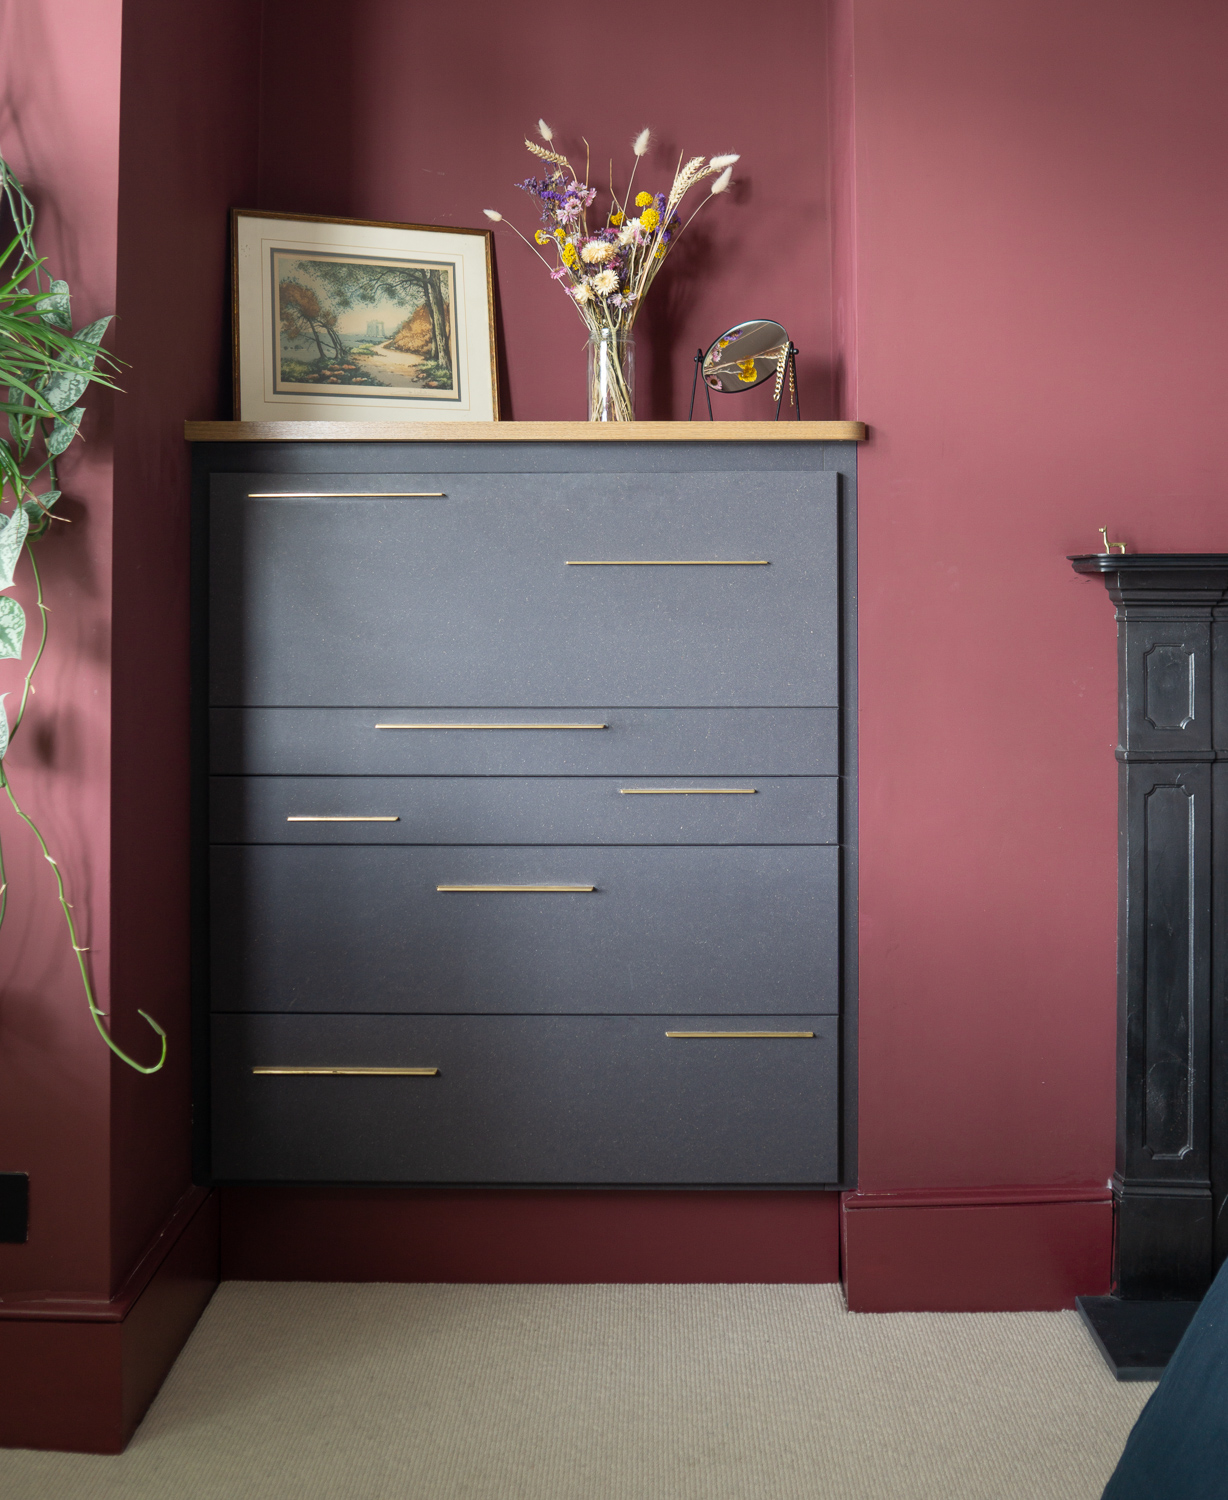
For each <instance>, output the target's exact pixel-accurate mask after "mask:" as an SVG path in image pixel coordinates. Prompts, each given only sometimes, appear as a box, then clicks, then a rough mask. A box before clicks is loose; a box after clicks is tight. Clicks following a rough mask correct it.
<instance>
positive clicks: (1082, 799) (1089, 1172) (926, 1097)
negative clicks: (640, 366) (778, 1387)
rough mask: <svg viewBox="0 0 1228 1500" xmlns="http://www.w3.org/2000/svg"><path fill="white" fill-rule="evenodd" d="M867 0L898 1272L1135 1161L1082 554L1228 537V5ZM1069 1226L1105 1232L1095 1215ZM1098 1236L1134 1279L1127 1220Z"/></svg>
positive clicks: (874, 473) (958, 1266)
mask: <svg viewBox="0 0 1228 1500" xmlns="http://www.w3.org/2000/svg"><path fill="white" fill-rule="evenodd" d="M838 9H839V12H840V25H841V28H842V29H843V31H844V33H845V34H848V33H849V32H850V31H851V40H852V47H851V57H852V62H851V64H849V65H848V67H847V70H846V73H845V75H844V76H843V77H842V78H841V80H840V87H841V89H842V90H843V91H844V93H845V94H846V95H847V96H848V97H849V98H850V99H851V100H852V101H854V112H853V132H854V137H855V141H854V146H855V195H856V210H857V220H856V236H855V249H854V253H853V258H852V262H851V264H848V265H844V266H842V267H841V268H840V272H839V274H840V283H839V285H838V287H837V296H838V297H839V298H844V299H846V301H847V304H848V306H849V308H850V310H851V317H850V318H849V319H848V320H847V323H846V325H845V327H844V328H843V330H842V337H846V338H847V337H849V336H851V335H852V333H853V332H854V331H855V338H856V349H855V355H856V365H857V374H856V379H855V382H854V383H852V384H851V386H850V388H849V389H848V390H847V393H846V396H845V401H846V405H847V410H848V414H849V415H853V416H857V417H861V418H864V419H866V420H867V421H869V422H870V423H871V424H872V441H871V442H870V444H869V445H868V446H867V447H866V448H865V449H864V450H863V451H862V455H861V465H860V475H859V511H860V520H859V527H860V531H859V548H860V566H859V610H860V623H859V629H860V694H861V714H860V735H861V763H860V764H861V812H860V836H861V886H860V902H861V906H860V916H861V943H860V962H861V1022H860V1086H861V1099H860V1143H861V1175H860V1185H861V1188H862V1190H863V1191H864V1192H867V1193H870V1194H875V1195H878V1194H885V1193H899V1192H901V1191H910V1192H911V1193H912V1194H913V1200H912V1201H914V1203H916V1207H915V1208H905V1207H902V1206H901V1207H899V1208H898V1209H895V1210H890V1211H889V1212H891V1213H893V1214H894V1218H892V1219H890V1220H889V1221H888V1220H882V1219H881V1218H878V1219H871V1217H870V1216H869V1215H868V1214H864V1213H863V1214H861V1215H859V1216H856V1217H855V1216H854V1215H853V1214H852V1213H850V1214H849V1215H848V1219H847V1224H846V1232H847V1235H848V1242H847V1243H848V1254H849V1258H850V1263H852V1262H853V1261H854V1259H855V1257H856V1254H857V1250H858V1243H859V1242H858V1240H857V1238H856V1236H857V1234H858V1233H861V1232H864V1233H867V1234H868V1233H870V1232H871V1225H872V1224H874V1225H877V1226H879V1227H878V1228H876V1229H875V1231H874V1232H875V1233H876V1234H877V1236H878V1238H877V1239H876V1240H875V1244H876V1246H877V1249H876V1250H875V1254H878V1255H880V1257H881V1256H885V1259H883V1260H882V1262H881V1263H882V1265H884V1266H885V1267H886V1269H885V1271H884V1273H883V1274H884V1275H887V1276H890V1275H893V1274H896V1272H898V1271H899V1270H900V1269H901V1268H902V1267H906V1266H907V1265H908V1264H909V1263H910V1262H911V1261H912V1260H913V1259H914V1258H915V1255H916V1254H920V1253H922V1249H921V1239H922V1238H924V1236H925V1235H928V1234H929V1229H928V1228H923V1227H922V1221H921V1219H920V1218H910V1214H914V1213H916V1212H923V1211H924V1210H923V1209H922V1208H921V1206H920V1204H919V1203H918V1202H916V1195H917V1194H921V1196H922V1197H924V1196H925V1194H928V1195H929V1196H930V1198H931V1199H933V1200H934V1201H943V1202H946V1203H951V1202H954V1201H961V1194H964V1195H965V1196H966V1190H969V1189H976V1188H982V1187H991V1186H997V1187H1007V1188H1012V1187H1020V1186H1024V1185H1031V1186H1035V1187H1050V1188H1055V1189H1056V1188H1059V1187H1061V1188H1079V1187H1082V1186H1084V1185H1086V1187H1087V1189H1088V1192H1089V1193H1092V1192H1095V1191H1098V1192H1099V1193H1100V1194H1101V1195H1103V1194H1104V1188H1105V1183H1106V1179H1107V1178H1108V1176H1109V1174H1110V1172H1111V1171H1112V1168H1113V1114H1114V1105H1113V1096H1114V1071H1113V1070H1114V1062H1113V1059H1114V1033H1115V1002H1114V993H1115V992H1114V971H1115V958H1114V926H1115V893H1116V875H1115V871H1116V801H1115V799H1116V767H1115V765H1114V760H1113V747H1114V744H1115V742H1116V720H1115V701H1116V662H1115V632H1114V625H1113V616H1112V608H1111V605H1110V604H1109V601H1108V600H1107V598H1106V597H1105V594H1104V590H1103V588H1102V586H1101V585H1100V584H1099V583H1098V582H1096V581H1094V580H1093V581H1088V580H1085V579H1081V578H1076V577H1075V576H1074V575H1073V574H1072V573H1071V570H1070V565H1069V564H1068V563H1067V562H1066V560H1065V556H1066V554H1067V553H1071V552H1082V551H1093V550H1097V548H1098V536H1097V528H1098V527H1099V526H1100V525H1102V524H1107V525H1108V526H1109V527H1110V534H1111V535H1112V536H1114V537H1121V538H1124V539H1125V540H1126V541H1127V542H1128V543H1129V545H1130V548H1131V550H1148V549H1150V550H1157V551H1168V550H1171V551H1196V550H1204V549H1205V550H1216V551H1225V550H1228V512H1226V511H1225V507H1224V494H1225V481H1226V480H1228V448H1226V447H1225V444H1224V441H1223V416H1222V405H1223V393H1224V388H1225V375H1226V374H1228V282H1226V281H1225V277H1224V274H1223V246H1224V244H1225V242H1226V240H1228V204H1226V202H1225V198H1224V195H1223V192H1222V191H1221V185H1222V183H1223V182H1224V180H1225V175H1226V173H1228V10H1225V8H1224V7H1223V6H1222V5H1220V4H1218V3H1215V0H1191V3H1189V4H1186V5H1182V6H1178V7H1173V6H1168V5H1163V4H1160V3H1159V0H1094V3H1093V0H1084V3H1082V4H1079V5H1074V6H1072V5H1070V4H1068V3H1065V0H1009V3H999V4H995V5H991V6H986V5H984V4H982V3H980V0H927V3H926V4H925V5H916V4H912V3H909V0H845V3H842V4H841V5H840V6H839V7H838ZM846 63H847V58H846ZM1010 1196H1011V1195H1010V1194H1009V1193H1008V1194H1007V1195H1006V1198H1007V1200H1008V1201H1009V1198H1010ZM1015 1196H1016V1197H1021V1196H1023V1195H1020V1194H1016V1195H1015ZM1051 1196H1053V1197H1057V1196H1060V1195H1058V1194H1056V1193H1055V1194H1053V1195H1051ZM1075 1196H1078V1195H1077V1194H1076V1195H1075ZM875 1201H876V1202H877V1203H879V1204H880V1205H882V1204H884V1203H886V1202H889V1201H890V1200H887V1199H883V1198H876V1199H875ZM877 1212H879V1210H876V1213H877ZM984 1212H985V1214H986V1215H987V1216H988V1217H987V1218H985V1219H984V1222H985V1223H986V1224H988V1223H989V1222H990V1220H991V1219H995V1218H996V1217H997V1214H998V1210H997V1208H993V1209H991V1208H989V1207H987V1208H986V1209H985V1210H984ZM975 1219H976V1215H975V1214H973V1215H972V1217H971V1219H969V1217H968V1215H966V1214H964V1215H962V1216H961V1215H955V1216H949V1217H948V1219H947V1220H946V1221H945V1222H947V1223H948V1224H949V1225H950V1226H951V1234H950V1236H949V1251H950V1255H951V1256H954V1257H955V1259H954V1261H953V1262H950V1260H949V1271H950V1272H951V1273H952V1274H955V1275H958V1274H963V1273H966V1275H967V1276H968V1277H969V1278H971V1279H972V1280H974V1281H975V1280H977V1279H978V1278H981V1279H983V1278H984V1277H986V1276H988V1277H990V1278H991V1280H995V1282H996V1285H997V1286H998V1289H999V1294H1000V1298H1001V1297H1002V1296H1007V1295H1009V1292H1010V1290H1011V1288H1009V1287H1007V1286H1006V1285H1005V1282H1004V1277H1005V1276H1006V1274H1007V1273H1006V1272H1005V1271H1004V1270H1002V1269H1001V1268H1000V1267H998V1268H996V1267H995V1264H994V1258H993V1257H992V1255H987V1254H986V1253H984V1252H985V1246H984V1244H983V1243H982V1241H981V1240H980V1239H979V1238H978V1234H977V1233H976V1232H975V1231H974V1230H972V1229H970V1228H969V1227H968V1225H969V1224H970V1223H971V1222H973V1221H975ZM1052 1221H1053V1224H1054V1226H1055V1227H1053V1230H1052V1232H1053V1233H1054V1234H1056V1235H1058V1236H1061V1235H1062V1234H1066V1233H1069V1234H1070V1235H1071V1236H1074V1237H1076V1238H1078V1237H1081V1236H1084V1235H1085V1234H1086V1233H1087V1226H1088V1220H1087V1215H1086V1213H1085V1212H1084V1210H1083V1209H1082V1208H1077V1209H1076V1207H1074V1206H1072V1207H1071V1209H1070V1212H1069V1214H1068V1215H1066V1216H1065V1217H1063V1215H1062V1214H1060V1213H1059V1214H1055V1215H1054V1216H1052ZM1076 1221H1077V1222H1076ZM926 1223H927V1224H928V1223H929V1221H928V1220H927V1221H926ZM957 1223H958V1224H959V1226H960V1228H959V1233H958V1234H956V1233H955V1226H956V1224H957ZM1061 1223H1067V1224H1069V1226H1070V1227H1069V1229H1068V1230H1067V1229H1062V1228H1060V1227H1057V1226H1059V1225H1060V1224H1061ZM1095 1233H1097V1234H1098V1235H1099V1237H1100V1242H1101V1251H1100V1254H1101V1264H1102V1265H1104V1266H1105V1267H1106V1268H1107V1262H1108V1235H1109V1220H1108V1216H1107V1214H1106V1215H1102V1217H1101V1223H1100V1227H1099V1229H1098V1230H1096V1231H1095ZM884 1236H885V1239H884ZM926 1243H929V1242H928V1240H927V1241H926ZM893 1257H894V1259H893ZM1076 1259H1077V1257H1076ZM893 1266H894V1267H895V1270H894V1271H893V1270H892V1267H893ZM1106 1274H1107V1270H1106ZM1096 1289H1097V1288H1095V1287H1089V1286H1086V1285H1081V1286H1080V1285H1069V1286H1067V1289H1066V1290H1067V1293H1068V1297H1067V1300H1069V1296H1073V1294H1074V1293H1075V1292H1077V1291H1090V1290H1096ZM916 1295H917V1294H916V1292H915V1288H914V1289H913V1290H911V1291H910V1292H909V1293H908V1294H904V1293H901V1296H904V1297H905V1300H904V1303H903V1305H918V1304H917V1302H916V1300H915V1299H916ZM909 1297H911V1298H912V1299H913V1300H912V1301H911V1302H910V1301H909V1300H908V1298H909ZM888 1301H890V1299H888ZM864 1305H869V1304H864ZM877 1305H884V1304H883V1303H882V1302H881V1301H880V1302H879V1303H878V1304H877ZM894 1305H901V1303H899V1302H897V1303H895V1304H894ZM921 1305H925V1304H924V1303H922V1304H921ZM998 1305H1003V1306H1007V1305H1012V1304H1011V1303H1010V1302H1009V1301H1003V1300H999V1304H998ZM1014 1305H1017V1304H1014Z"/></svg>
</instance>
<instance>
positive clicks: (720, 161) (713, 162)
mask: <svg viewBox="0 0 1228 1500" xmlns="http://www.w3.org/2000/svg"><path fill="white" fill-rule="evenodd" d="M741 160H742V153H741V152H740V151H733V152H731V153H730V154H729V155H728V156H713V157H711V158H710V159H709V161H708V165H709V166H710V167H711V168H712V170H713V171H714V172H720V171H722V170H723V169H724V168H725V167H732V166H733V164H734V162H735V161H741Z"/></svg>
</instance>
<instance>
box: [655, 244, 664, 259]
mask: <svg viewBox="0 0 1228 1500" xmlns="http://www.w3.org/2000/svg"><path fill="white" fill-rule="evenodd" d="M652 258H653V260H664V259H665V246H664V245H658V246H657V248H656V253H655V254H654V255H653V257H652Z"/></svg>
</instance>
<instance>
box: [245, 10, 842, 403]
mask: <svg viewBox="0 0 1228 1500" xmlns="http://www.w3.org/2000/svg"><path fill="white" fill-rule="evenodd" d="M824 11H825V7H824V6H823V5H816V4H811V3H806V0H783V3H778V4H775V5H769V6H759V7H757V8H755V9H753V10H751V9H748V7H747V6H746V4H745V3H744V0H711V3H709V4H707V5H705V6H703V7H702V8H701V9H699V10H695V9H693V8H690V7H685V6H682V7H677V6H675V7H671V6H663V5H660V4H657V3H654V0H627V3H626V4H624V5H622V6H620V7H619V9H618V11H617V14H615V13H613V12H611V13H610V14H609V15H606V16H602V17H597V16H592V17H588V18H587V19H583V20H581V19H579V18H575V19H574V20H568V19H567V18H565V17H563V16H562V15H560V14H556V13H555V12H553V11H547V10H545V9H543V8H541V7H538V8H537V9H536V10H534V9H533V8H531V7H530V8H526V7H525V6H523V5H521V6H514V5H505V4H501V3H498V0H473V3H471V4H468V5H465V6H463V7H461V6H458V7H456V8H455V9H452V8H450V7H446V6H445V7H442V8H440V9H437V10H435V11H433V12H432V14H431V19H430V24H429V26H426V25H425V24H424V19H423V15H422V13H421V12H420V10H418V9H417V8H416V7H413V6H407V5H404V4H401V3H399V0H351V4H350V5H349V6H348V7H347V10H346V20H345V24H344V25H338V24H337V21H336V7H335V6H334V5H332V4H330V3H328V0H267V3H266V5H265V50H264V59H265V61H264V66H263V71H262V89H261V137H260V201H259V203H257V204H253V205H252V206H253V207H258V208H265V209H280V210H288V211H291V212H296V213H318V214H334V215H342V216H348V217H353V218H368V219H391V220H399V221H402V222H413V223H422V224H456V225H465V226H470V227H473V226H477V227H480V228H489V227H490V226H489V223H488V221H487V220H486V219H484V218H483V217H482V210H483V209H484V208H496V209H499V210H501V211H502V212H503V213H505V214H506V215H507V216H508V217H509V218H510V219H514V220H515V222H516V224H517V225H518V227H519V228H520V229H521V230H522V231H524V232H525V233H527V234H531V233H532V231H533V230H534V229H536V228H537V227H538V219H537V217H536V215H535V213H534V209H533V200H532V199H530V198H529V197H528V196H527V195H526V194H524V193H522V192H520V191H518V190H517V189H516V188H515V187H514V186H513V184H515V183H516V182H519V181H522V180H523V179H524V178H526V177H528V176H530V175H533V169H534V167H535V165H537V163H536V162H535V159H534V158H532V157H530V156H529V154H528V153H527V152H526V151H525V150H524V147H523V145H522V144H521V142H522V140H523V137H524V135H525V133H526V132H531V133H533V134H534V138H536V122H537V119H538V117H539V116H541V115H544V116H545V117H546V119H547V121H548V122H549V124H550V125H552V126H553V127H554V129H555V130H556V131H557V133H558V142H559V144H561V148H562V150H563V151H564V152H565V153H566V154H567V155H568V156H569V158H570V159H571V160H572V161H573V162H577V161H578V163H579V166H580V168H581V169H582V168H583V163H584V159H585V158H584V145H583V143H582V141H581V139H580V137H581V136H582V135H585V136H587V137H588V140H589V141H590V142H591V144H592V148H593V168H592V172H591V176H592V180H593V182H594V184H600V183H605V182H607V181H608V177H609V165H608V163H609V160H610V158H611V157H613V160H614V170H615V175H616V180H617V181H621V182H625V181H626V172H627V170H628V168H629V166H630V163H631V161H632V156H631V150H630V145H631V140H632V138H633V137H634V136H635V134H636V133H637V132H638V131H639V130H640V129H641V127H643V126H644V125H650V126H652V127H653V130H654V132H655V137H656V142H657V144H656V145H655V146H654V148H653V150H652V151H651V152H650V154H649V155H648V157H647V158H645V161H644V162H643V164H642V166H641V170H640V172H639V174H638V175H637V177H636V183H637V187H639V186H644V187H653V188H657V187H661V186H667V185H668V181H669V176H670V174H671V173H672V169H673V167H674V165H675V163H676V162H677V160H678V154H679V152H680V151H685V152H686V153H687V154H688V155H691V154H695V153H701V152H702V153H706V154H709V155H711V154H717V153H722V152H727V151H740V152H741V153H742V161H741V163H740V164H739V165H738V167H737V168H735V171H736V173H737V177H738V185H737V188H736V190H735V191H734V192H732V193H731V194H730V195H729V197H728V198H726V199H725V200H724V201H723V202H722V201H721V200H719V199H718V200H717V201H716V202H715V203H712V204H710V205H709V206H708V207H706V208H705V209H704V211H703V213H702V214H701V215H700V217H699V218H698V219H696V221H695V223H694V224H693V225H692V227H691V229H689V230H688V231H687V238H686V239H685V240H683V241H682V242H681V244H680V245H679V247H678V249H677V251H675V252H673V254H672V255H671V258H670V260H669V261H668V262H667V264H666V267H665V269H664V270H663V272H662V273H661V276H660V277H659V279H658V280H657V282H656V285H655V286H654V287H653V290H652V292H651V293H650V295H649V297H648V299H647V300H646V302H645V310H644V311H643V312H642V313H641V314H640V317H639V319H638V321H637V335H636V340H637V349H636V360H637V406H638V412H639V415H640V416H641V417H656V418H663V419H664V418H671V417H685V416H686V415H687V406H688V404H689V399H690V390H691V375H692V370H693V365H692V363H691V359H692V356H693V355H694V353H695V349H696V347H697V345H699V344H703V345H704V346H705V347H706V346H707V344H708V343H710V342H711V341H712V339H714V338H715V337H716V336H717V334H719V333H720V332H721V331H722V330H723V329H724V328H726V327H728V326H729V325H730V324H731V323H735V322H737V321H739V320H740V319H742V318H748V317H774V318H778V319H780V320H781V321H782V322H783V323H784V324H785V325H786V327H787V328H788V329H789V331H790V332H791V333H792V335H793V338H794V340H795V342H796V343H797V344H798V345H799V346H800V348H801V350H802V355H801V365H800V370H801V377H802V380H801V385H802V400H803V412H804V415H806V416H808V417H823V416H828V415H830V410H829V408H830V401H831V396H830V373H829V364H830V343H831V339H830V316H829V284H830V271H829V255H828V225H827V205H826V197H827V98H826V89H825V87H824V67H825V62H824V57H825V52H824V49H825V36H824ZM602 35H605V37H606V41H607V42H608V44H609V46H610V48H611V49H612V50H611V51H610V53H609V55H608V57H603V53H602V50H601V49H602V41H601V37H602ZM325 53H326V54H327V66H323V65H322V63H323V55H324V54H325ZM644 168H648V169H649V170H647V171H645V170H644ZM695 201H696V202H698V201H699V198H698V196H696V198H695ZM688 241H689V244H688ZM496 257H497V277H498V284H499V294H500V299H501V310H502V328H501V335H502V343H503V349H504V351H505V356H506V360H505V367H504V368H505V375H506V379H505V384H504V395H505V397H506V401H505V406H504V412H503V415H504V416H505V417H508V416H511V417H515V418H517V419H518V420H520V421H531V420H555V421H561V420H570V419H582V418H584V417H585V415H586V411H585V406H584V342H585V337H586V335H585V332H584V329H583V327H582V325H581V323H580V320H579V318H578V317H577V316H576V313H575V310H574V308H572V307H571V306H570V305H569V303H568V302H567V300H566V298H565V297H564V294H563V293H562V292H561V291H560V289H559V287H558V286H557V285H556V284H555V283H554V282H552V281H551V280H550V278H549V276H548V275H547V273H546V270H545V268H544V267H543V266H541V265H540V264H539V263H538V261H537V260H535V259H534V257H533V256H532V255H531V254H530V253H529V251H528V250H527V249H526V247H525V246H524V245H522V244H521V243H520V241H519V240H517V239H516V238H515V236H514V235H513V234H512V233H511V232H510V230H508V229H507V228H506V226H504V227H502V228H500V230H499V231H498V232H497V234H496ZM770 396H771V390H770V387H769V388H767V389H760V390H757V391H755V392H752V393H750V394H748V395H746V396H741V397H737V398H727V399H725V400H723V401H717V402H716V403H715V404H716V405H717V406H718V411H717V415H718V417H720V418H722V419H724V418H747V417H761V416H763V415H765V413H766V412H767V411H768V410H769V409H770Z"/></svg>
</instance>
